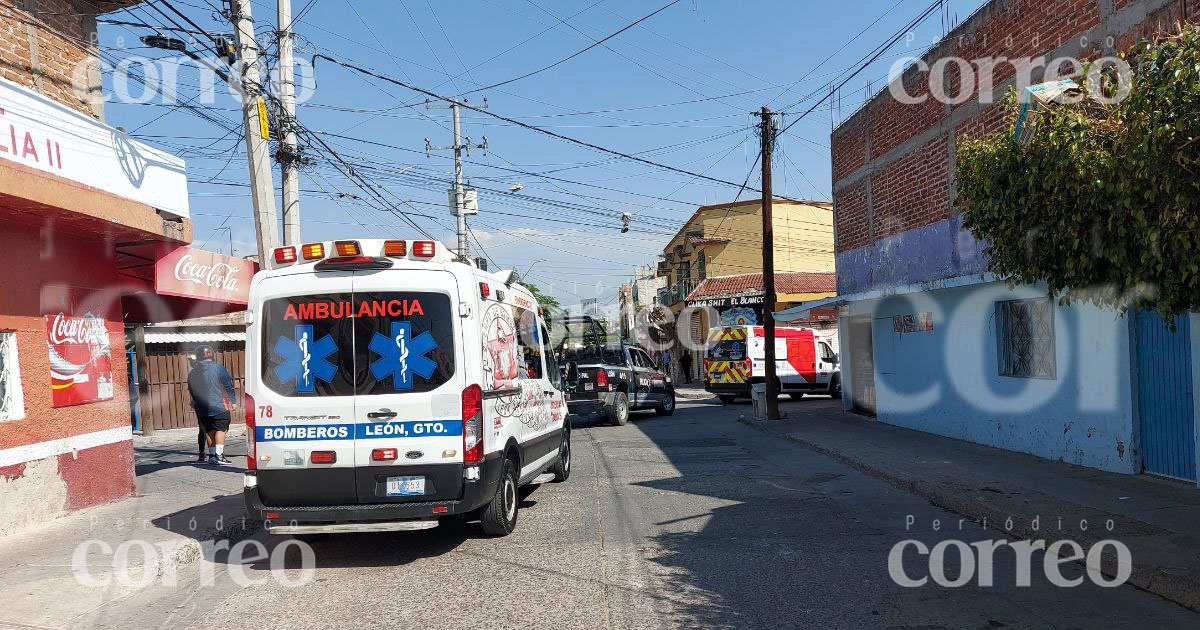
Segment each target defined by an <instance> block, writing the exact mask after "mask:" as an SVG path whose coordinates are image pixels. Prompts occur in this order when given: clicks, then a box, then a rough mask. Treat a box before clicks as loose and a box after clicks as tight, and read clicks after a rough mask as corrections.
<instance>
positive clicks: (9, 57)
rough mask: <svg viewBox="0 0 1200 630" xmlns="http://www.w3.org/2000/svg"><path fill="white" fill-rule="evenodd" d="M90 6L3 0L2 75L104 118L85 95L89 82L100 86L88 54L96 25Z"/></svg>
mask: <svg viewBox="0 0 1200 630" xmlns="http://www.w3.org/2000/svg"><path fill="white" fill-rule="evenodd" d="M91 6H92V5H91V4H90V3H87V2H73V1H72V0H0V77H4V78H5V79H8V80H9V81H13V82H14V83H18V84H20V85H23V86H25V87H29V88H32V89H34V90H37V91H39V92H41V93H42V94H45V95H46V96H49V97H50V98H52V99H54V100H56V101H58V102H60V103H63V104H65V105H67V106H68V107H72V108H74V109H77V110H79V111H81V112H84V113H86V114H89V115H92V116H96V117H97V118H102V117H103V110H102V109H101V106H100V104H99V103H97V104H96V105H93V104H92V103H91V102H90V99H88V98H86V95H87V94H88V89H89V87H97V88H98V85H99V72H98V68H97V67H93V68H91V69H89V65H92V66H94V65H95V57H94V55H90V54H89V42H91V41H94V39H92V38H93V37H94V35H93V33H94V32H95V28H96V13H95V9H94V8H89V7H91ZM89 62H91V63H90V64H89ZM89 70H90V71H89Z"/></svg>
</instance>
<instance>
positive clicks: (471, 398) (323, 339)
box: [245, 240, 571, 535]
mask: <svg viewBox="0 0 1200 630" xmlns="http://www.w3.org/2000/svg"><path fill="white" fill-rule="evenodd" d="M269 262H270V263H271V264H270V265H269V266H270V268H269V269H265V270H263V271H260V272H259V273H258V274H256V275H255V276H254V280H253V282H252V283H251V285H250V301H249V306H248V311H247V317H246V321H247V338H246V350H247V352H246V401H245V409H246V436H247V455H246V463H247V466H246V474H245V498H246V509H247V511H248V512H249V513H250V515H251V517H253V518H256V519H261V520H263V521H264V522H265V526H266V528H267V530H268V531H269V532H271V533H291V534H307V533H323V532H341V531H394V530H413V529H426V528H430V527H435V526H437V524H438V519H439V518H440V517H443V516H450V515H466V516H468V517H474V518H478V519H479V520H480V522H481V523H482V526H483V529H484V531H486V532H487V533H489V534H493V535H505V534H508V533H509V532H511V531H512V530H513V527H514V526H515V525H516V522H517V504H518V502H519V497H518V489H519V488H520V487H521V486H522V485H525V484H530V483H541V482H544V481H549V480H550V479H551V478H553V479H554V480H555V481H563V480H566V478H567V476H568V475H569V474H570V469H571V433H570V425H569V424H568V423H567V421H566V416H567V407H566V403H565V401H564V397H563V392H562V389H563V384H562V378H561V372H560V369H559V367H558V366H557V365H555V362H554V356H553V353H551V352H550V351H549V348H548V345H549V344H548V341H547V330H546V324H545V322H544V321H543V319H542V316H541V314H540V312H539V311H540V309H539V308H538V305H537V301H536V300H535V299H534V297H533V295H532V294H531V293H530V292H529V291H528V290H527V289H525V288H524V287H522V286H520V285H519V284H514V283H512V282H511V280H512V278H513V275H514V274H512V273H511V272H507V273H497V274H491V273H487V272H485V271H481V270H479V269H478V268H476V267H475V266H474V265H470V264H466V263H462V262H457V261H455V259H454V257H453V255H452V254H451V253H450V252H449V251H447V250H446V248H445V247H444V246H443V245H442V244H441V243H438V242H435V241H402V240H387V241H385V240H358V241H335V242H324V243H310V244H306V245H303V246H300V247H280V248H278V249H276V250H274V252H273V260H271V261H269Z"/></svg>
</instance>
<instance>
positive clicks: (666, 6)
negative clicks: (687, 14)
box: [463, 0, 682, 96]
mask: <svg viewBox="0 0 1200 630" xmlns="http://www.w3.org/2000/svg"><path fill="white" fill-rule="evenodd" d="M680 2H682V0H671V1H670V2H668V3H666V4H664V5H663V6H661V7H659V8H658V9H655V10H654V11H653V12H651V13H648V14H646V15H644V16H642V17H640V18H638V19H636V20H634V21H633V22H630V23H629V24H626V25H625V26H623V27H621V28H620V29H617V30H616V31H614V32H612V33H610V34H608V35H606V36H604V37H603V38H601V39H598V40H596V41H594V42H592V43H591V44H589V45H587V46H584V47H583V48H581V49H579V50H577V51H575V52H574V53H571V54H570V55H567V56H566V57H563V58H562V59H559V60H558V61H555V62H553V63H551V64H548V65H545V66H542V67H541V68H538V69H537V70H533V71H531V72H526V73H525V74H522V75H521V76H518V77H513V78H511V79H506V80H504V81H500V82H499V83H493V84H491V85H486V86H484V87H481V88H476V89H474V90H470V91H467V92H463V95H464V96H465V95H467V94H474V93H476V92H483V91H485V90H490V89H492V88H498V87H500V86H502V85H508V84H509V83H515V82H517V81H520V80H521V79H527V78H529V77H531V76H533V75H535V74H541V73H542V72H545V71H547V70H549V69H551V68H554V67H556V66H560V65H562V64H564V63H566V62H568V61H570V60H572V59H574V58H576V57H578V56H579V55H582V54H583V53H585V52H587V51H589V50H591V49H593V48H595V47H597V46H600V45H602V44H603V43H604V42H606V41H608V40H610V39H612V38H614V37H616V36H617V35H620V34H621V33H624V32H625V31H627V30H629V29H631V28H633V27H635V26H637V25H638V24H641V23H642V22H645V21H646V20H649V19H650V18H652V17H654V16H656V15H658V14H659V13H662V12H663V11H666V10H667V9H669V8H671V7H673V6H675V5H677V4H679V3H680ZM535 6H536V5H535ZM555 17H556V19H557V16H555ZM564 23H565V22H564ZM568 26H570V25H569V24H568Z"/></svg>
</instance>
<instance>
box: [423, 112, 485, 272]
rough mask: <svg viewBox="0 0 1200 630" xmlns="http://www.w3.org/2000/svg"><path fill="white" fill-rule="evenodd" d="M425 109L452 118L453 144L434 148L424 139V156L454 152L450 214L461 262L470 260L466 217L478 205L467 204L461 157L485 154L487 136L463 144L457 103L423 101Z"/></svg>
mask: <svg viewBox="0 0 1200 630" xmlns="http://www.w3.org/2000/svg"><path fill="white" fill-rule="evenodd" d="M464 102H465V101H464ZM425 108H426V109H449V110H450V112H451V113H452V115H453V117H454V144H452V145H450V146H448V147H435V146H433V145H432V144H430V142H429V138H426V139H425V155H427V156H428V155H429V152H430V151H446V150H450V149H453V150H454V188H453V189H452V190H451V191H450V214H452V215H454V216H455V218H456V219H457V220H458V230H457V231H458V255H459V257H460V258H461V259H462V260H470V244H469V243H468V242H467V215H468V214H478V213H479V208H478V205H472V204H470V203H468V200H467V191H466V189H464V188H463V181H462V156H463V153H464V152H465V153H466V154H467V155H468V156H470V155H471V149H483V152H484V153H485V154H486V153H487V148H488V142H487V136H484V137H483V143H482V144H471V138H469V137H468V138H466V142H465V143H464V142H463V136H462V125H461V123H460V122H459V110H460V107H459V105H458V102H457V101H451V102H450V104H449V105H433V104H431V103H430V102H429V101H425ZM482 108H483V109H486V108H487V97H484V99H483V106H482ZM476 204H477V202H476Z"/></svg>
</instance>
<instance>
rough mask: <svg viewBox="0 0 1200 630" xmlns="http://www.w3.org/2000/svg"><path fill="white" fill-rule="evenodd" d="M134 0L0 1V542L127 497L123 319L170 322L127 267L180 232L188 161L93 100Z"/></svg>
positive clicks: (184, 228) (149, 257)
mask: <svg viewBox="0 0 1200 630" xmlns="http://www.w3.org/2000/svg"><path fill="white" fill-rule="evenodd" d="M131 4H136V3H135V2H98V3H92V2H85V1H82V0H79V1H71V0H0V505H3V506H5V509H4V510H2V511H0V535H4V534H6V533H9V532H12V531H16V530H18V529H20V528H23V527H26V526H28V525H31V524H34V523H37V522H39V521H43V520H46V519H49V518H53V517H55V516H57V515H59V514H62V513H64V512H66V511H69V510H74V509H78V508H83V507H87V506H90V505H95V504H98V503H103V502H106V501H111V500H113V499H116V498H119V497H124V496H128V495H130V494H131V493H132V492H133V490H134V473H133V465H132V459H133V453H132V442H131V431H130V403H129V393H128V388H127V379H126V369H127V366H126V360H125V356H126V355H125V330H124V326H125V321H126V320H127V317H129V316H132V317H133V318H134V319H135V320H142V321H145V320H147V319H149V318H151V317H154V315H147V312H148V311H153V310H159V311H163V313H161V314H159V315H157V316H158V317H160V318H162V319H171V318H173V317H178V316H179V315H178V314H177V313H171V314H170V316H168V315H166V313H165V311H166V310H170V309H168V308H159V309H154V308H153V307H154V306H158V307H163V306H164V303H163V302H161V301H156V300H141V299H139V298H138V296H139V295H141V296H145V295H147V291H148V290H149V291H150V292H151V293H152V287H151V288H148V286H147V284H146V282H145V280H144V277H139V274H138V273H137V272H136V270H137V269H138V268H141V267H144V266H145V265H146V264H147V261H149V262H148V264H151V265H152V264H153V261H154V260H155V259H157V258H159V257H161V256H162V255H164V254H165V252H167V251H170V250H171V249H174V248H175V247H177V246H179V245H180V244H183V243H186V242H188V241H190V240H191V236H192V225H191V221H190V220H189V219H188V201H187V180H186V175H185V170H184V163H183V161H182V160H180V159H179V158H176V157H175V156H172V155H170V154H167V153H164V152H162V151H160V150H157V149H155V148H153V147H150V146H147V145H145V144H142V143H140V142H138V141H136V140H133V139H132V138H130V137H129V136H127V135H126V134H125V133H123V132H121V131H118V130H116V129H113V128H112V127H109V126H107V125H105V124H104V122H103V121H104V110H103V105H102V101H101V100H100V99H98V98H93V97H94V96H97V95H99V94H100V86H101V83H100V72H99V68H100V61H99V54H100V53H99V51H98V50H97V49H96V47H95V45H94V42H95V41H96V39H95V33H96V15H97V13H103V12H106V11H111V10H115V9H118V8H121V7H123V6H128V5H131ZM147 304H149V305H151V308H147V306H146V305H147Z"/></svg>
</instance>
